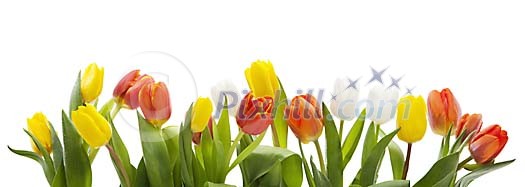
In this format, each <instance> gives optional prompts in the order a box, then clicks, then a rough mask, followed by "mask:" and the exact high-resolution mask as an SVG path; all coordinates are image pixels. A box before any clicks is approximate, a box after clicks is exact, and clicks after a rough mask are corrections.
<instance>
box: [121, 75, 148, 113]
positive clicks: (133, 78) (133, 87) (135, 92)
mask: <svg viewBox="0 0 525 187" xmlns="http://www.w3.org/2000/svg"><path fill="white" fill-rule="evenodd" d="M153 82H155V81H154V80H153V77H151V76H149V75H140V70H133V71H131V72H129V73H128V74H126V75H125V76H124V77H122V79H121V80H120V81H119V83H118V84H117V86H116V87H115V89H114V90H113V97H115V98H116V99H117V102H118V103H120V104H121V105H122V106H123V107H124V108H128V109H136V108H138V107H139V92H140V90H141V89H142V87H143V86H144V85H146V84H149V83H153Z"/></svg>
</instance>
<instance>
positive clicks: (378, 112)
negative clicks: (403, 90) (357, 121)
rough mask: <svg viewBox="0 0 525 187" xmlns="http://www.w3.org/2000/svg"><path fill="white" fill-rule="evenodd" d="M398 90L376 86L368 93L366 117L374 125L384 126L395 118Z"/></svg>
mask: <svg viewBox="0 0 525 187" xmlns="http://www.w3.org/2000/svg"><path fill="white" fill-rule="evenodd" d="M398 98H399V90H398V89H397V88H394V87H390V88H386V87H385V86H383V85H377V86H375V87H373V88H372V89H370V92H369V93H368V102H369V103H368V104H367V108H366V112H367V117H368V118H369V119H370V120H372V121H374V123H375V124H379V125H381V124H385V123H386V122H388V121H390V120H391V119H392V118H394V116H395V112H396V106H397V100H398Z"/></svg>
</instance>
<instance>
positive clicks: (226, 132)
mask: <svg viewBox="0 0 525 187" xmlns="http://www.w3.org/2000/svg"><path fill="white" fill-rule="evenodd" d="M223 106H224V107H223V109H222V112H221V116H220V117H219V121H218V122H217V126H214V129H213V136H214V137H218V139H219V140H220V141H221V144H222V146H224V148H223V150H224V151H228V150H229V149H230V146H231V140H232V137H231V133H230V116H229V115H228V97H226V95H225V96H224V105H223ZM224 154H226V153H224Z"/></svg>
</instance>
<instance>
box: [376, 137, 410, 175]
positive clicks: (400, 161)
mask: <svg viewBox="0 0 525 187" xmlns="http://www.w3.org/2000/svg"><path fill="white" fill-rule="evenodd" d="M379 135H380V136H381V137H383V136H385V132H383V130H381V129H379ZM388 153H389V156H390V165H391V168H392V175H393V179H394V180H401V178H402V177H403V167H404V164H405V156H404V154H403V151H402V150H401V148H400V147H399V145H397V144H396V142H394V141H390V144H388Z"/></svg>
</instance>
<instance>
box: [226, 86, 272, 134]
mask: <svg viewBox="0 0 525 187" xmlns="http://www.w3.org/2000/svg"><path fill="white" fill-rule="evenodd" d="M272 109H273V99H272V98H271V97H269V96H266V97H254V95H253V94H252V92H249V93H248V94H246V96H244V98H243V99H242V101H241V105H240V106H239V111H238V112H237V116H236V117H235V119H236V120H237V125H239V128H241V130H242V131H243V132H244V133H246V134H250V135H258V134H261V133H262V132H264V131H265V130H266V129H267V128H268V126H269V125H270V124H271V123H272V122H273V120H272V118H271V115H272Z"/></svg>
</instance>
